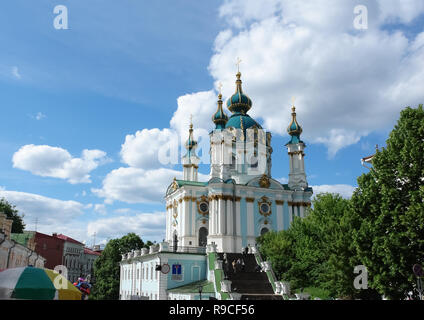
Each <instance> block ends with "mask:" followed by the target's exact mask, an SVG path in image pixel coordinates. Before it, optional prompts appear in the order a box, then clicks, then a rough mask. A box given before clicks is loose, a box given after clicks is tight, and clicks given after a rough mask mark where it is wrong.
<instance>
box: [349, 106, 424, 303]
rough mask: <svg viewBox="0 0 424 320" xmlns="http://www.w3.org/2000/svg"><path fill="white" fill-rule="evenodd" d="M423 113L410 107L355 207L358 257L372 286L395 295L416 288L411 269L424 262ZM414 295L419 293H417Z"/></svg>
mask: <svg viewBox="0 0 424 320" xmlns="http://www.w3.org/2000/svg"><path fill="white" fill-rule="evenodd" d="M423 199H424V111H423V107H422V105H420V106H419V107H418V108H416V109H412V108H409V107H408V108H406V109H405V110H403V111H402V112H401V115H400V119H399V121H398V123H397V124H396V126H395V128H394V130H393V131H392V132H391V133H390V136H389V139H388V140H387V147H386V148H383V150H382V151H381V152H377V154H376V155H375V157H374V158H373V168H372V169H371V171H370V172H369V173H367V174H364V175H362V176H361V177H360V178H359V179H358V189H357V190H356V191H355V192H354V195H353V197H352V205H353V209H354V212H355V214H356V216H357V220H358V222H359V224H360V226H359V228H358V230H357V231H356V232H355V237H354V238H355V239H354V243H355V247H356V249H357V253H358V258H359V259H360V260H361V261H362V263H363V264H364V265H365V266H366V267H367V268H368V272H369V276H370V279H369V285H370V286H371V287H373V288H375V289H376V290H378V291H379V292H380V293H381V294H384V295H385V296H387V297H388V298H391V299H402V298H405V297H406V296H407V294H408V292H410V291H414V286H415V282H416V279H415V277H414V275H413V272H412V267H413V265H414V264H416V263H423V260H424V202H423V201H424V200H423ZM415 295H417V292H416V291H415Z"/></svg>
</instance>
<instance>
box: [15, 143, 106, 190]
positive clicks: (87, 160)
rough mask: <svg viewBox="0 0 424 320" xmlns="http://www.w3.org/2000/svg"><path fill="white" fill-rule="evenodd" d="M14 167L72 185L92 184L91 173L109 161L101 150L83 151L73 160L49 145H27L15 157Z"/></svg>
mask: <svg viewBox="0 0 424 320" xmlns="http://www.w3.org/2000/svg"><path fill="white" fill-rule="evenodd" d="M12 161H13V167H14V168H18V169H22V170H26V171H30V172H31V173H32V174H35V175H39V176H42V177H53V178H60V179H66V180H68V181H69V182H70V183H71V184H76V183H90V182H91V180H90V174H89V173H90V172H91V171H93V170H94V169H96V168H97V167H98V166H99V165H101V164H102V163H105V162H106V161H107V158H106V153H105V152H103V151H101V150H83V152H82V155H81V158H73V157H72V156H71V155H70V153H69V152H68V151H67V150H65V149H62V148H58V147H51V146H47V145H38V146H36V145H33V144H30V145H25V146H23V147H21V148H20V149H19V150H18V151H17V152H16V153H15V154H14V155H13V159H12Z"/></svg>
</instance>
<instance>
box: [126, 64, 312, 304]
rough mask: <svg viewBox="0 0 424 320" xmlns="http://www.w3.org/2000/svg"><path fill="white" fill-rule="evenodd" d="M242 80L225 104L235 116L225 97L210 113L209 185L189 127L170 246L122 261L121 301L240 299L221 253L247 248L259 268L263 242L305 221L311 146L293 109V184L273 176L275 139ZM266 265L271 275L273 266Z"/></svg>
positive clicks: (170, 194)
mask: <svg viewBox="0 0 424 320" xmlns="http://www.w3.org/2000/svg"><path fill="white" fill-rule="evenodd" d="M236 77H237V79H236V90H235V93H234V94H233V95H232V96H231V97H230V98H229V99H228V100H227V102H226V106H227V108H228V110H229V111H230V112H231V115H227V114H226V112H225V111H224V108H223V101H222V95H221V94H219V95H218V103H217V110H216V112H215V113H214V114H213V115H212V121H213V123H214V125H215V128H214V129H213V130H212V131H211V132H210V158H211V162H210V163H211V165H210V177H209V181H207V182H201V181H198V165H199V162H200V159H199V157H198V156H197V155H196V147H197V142H196V141H195V139H194V136H193V124H192V123H191V124H190V128H189V132H188V139H187V142H186V145H185V147H186V149H187V153H186V154H185V155H184V156H183V158H182V164H183V180H177V179H175V178H174V180H173V181H172V182H171V184H170V186H169V187H168V189H167V191H166V195H165V199H166V238H165V241H164V242H162V243H159V244H156V245H153V246H151V247H150V248H149V249H142V250H135V251H132V252H129V253H128V254H125V255H123V257H122V261H121V279H120V298H121V299H160V300H166V299H199V292H198V289H199V288H204V289H205V290H204V291H203V297H208V296H209V297H214V298H217V299H227V298H228V299H237V297H239V298H240V296H242V295H243V292H241V293H236V292H233V291H232V289H231V281H230V280H228V279H229V278H228V275H227V274H226V273H225V271H224V269H225V268H223V267H222V259H221V258H222V254H223V253H226V254H232V255H233V256H234V257H237V254H240V253H241V252H242V250H243V248H246V247H247V248H249V253H250V255H252V257H253V256H254V257H255V258H252V259H253V260H252V261H253V262H252V264H256V263H258V264H259V263H260V261H261V258H260V255H259V252H258V250H256V239H257V237H259V236H261V235H263V234H264V233H266V232H268V231H271V230H274V231H279V230H285V229H287V228H288V227H289V226H290V224H291V222H292V221H293V219H294V217H304V216H305V213H306V208H307V207H309V206H310V203H311V197H312V188H310V187H308V183H307V180H306V173H305V167H304V157H305V153H304V149H305V147H306V146H305V144H304V142H303V141H302V140H301V138H300V136H301V133H302V128H301V126H300V125H299V123H298V122H297V119H296V112H295V107H294V106H293V107H292V114H291V121H290V120H289V121H290V124H289V127H288V129H287V131H288V133H289V135H290V137H291V139H290V141H289V142H288V143H287V144H286V147H287V149H288V156H289V179H288V184H281V183H280V182H278V181H277V180H275V179H273V178H272V172H271V168H272V152H273V150H272V147H271V138H272V136H271V133H270V132H266V131H265V130H264V129H263V128H262V127H261V125H260V124H259V123H257V122H256V121H255V120H254V119H253V118H251V117H250V116H249V114H248V111H249V110H250V109H251V108H252V100H251V99H250V98H249V97H248V96H247V95H246V94H245V93H244V92H243V89H242V81H241V73H240V72H238V73H237V75H236ZM277 161H285V160H284V159H278V160H277ZM220 261H221V262H220ZM261 263H262V264H263V265H262V266H265V267H266V268H265V269H266V271H267V272H270V275H273V273H272V268H271V266H270V264H269V263H268V264H267V263H266V262H261ZM268 278H269V279H268V280H267V279H265V280H264V281H265V282H270V283H271V284H270V283H267V284H265V283H264V286H266V285H268V286H270V287H269V288H272V291H273V292H272V293H276V292H277V291H279V289H278V288H277V287H278V279H274V280H275V281H271V278H270V276H268ZM234 281H237V280H236V279H234ZM272 282H275V283H272ZM199 286H200V287H199ZM238 286H239V287H241V285H238ZM280 289H281V288H280ZM270 290H271V289H270ZM201 291H202V290H200V297H201V296H202V294H201ZM280 291H281V290H280Z"/></svg>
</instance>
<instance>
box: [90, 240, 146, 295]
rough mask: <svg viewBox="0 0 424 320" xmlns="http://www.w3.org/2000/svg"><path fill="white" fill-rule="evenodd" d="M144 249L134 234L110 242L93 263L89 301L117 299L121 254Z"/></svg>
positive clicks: (141, 241) (142, 243)
mask: <svg viewBox="0 0 424 320" xmlns="http://www.w3.org/2000/svg"><path fill="white" fill-rule="evenodd" d="M143 247H145V244H144V242H143V240H141V238H140V237H139V236H138V235H136V234H135V233H129V234H127V235H126V236H124V237H122V238H120V239H113V240H110V241H109V242H108V243H107V245H106V247H105V249H104V250H103V252H102V254H101V256H100V257H99V258H97V259H96V261H95V262H94V276H95V281H96V282H95V284H94V286H93V292H92V294H91V295H90V299H94V300H117V299H119V278H120V268H119V262H120V261H121V259H122V256H121V255H122V254H124V253H128V252H129V251H131V250H139V249H141V248H143Z"/></svg>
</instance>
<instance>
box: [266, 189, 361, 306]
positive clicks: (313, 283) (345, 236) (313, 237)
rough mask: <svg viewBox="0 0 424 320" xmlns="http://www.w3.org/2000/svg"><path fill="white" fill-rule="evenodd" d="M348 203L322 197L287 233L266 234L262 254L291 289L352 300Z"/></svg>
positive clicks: (353, 291)
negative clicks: (310, 289)
mask: <svg viewBox="0 0 424 320" xmlns="http://www.w3.org/2000/svg"><path fill="white" fill-rule="evenodd" d="M352 222H353V221H352V213H351V208H350V203H349V200H346V199H343V198H342V197H341V196H339V195H337V194H329V193H326V194H319V195H317V196H316V198H315V199H314V200H313V209H309V211H308V215H307V217H306V218H304V219H301V218H297V217H296V218H295V219H294V221H293V223H292V225H291V227H290V228H289V229H288V230H286V231H280V232H278V233H269V234H265V235H264V236H263V237H262V238H261V239H259V242H260V244H261V252H262V253H263V254H264V256H265V257H266V258H267V259H268V260H270V261H271V263H272V265H273V268H274V270H275V271H276V273H277V274H278V275H279V277H280V278H281V279H282V280H284V281H290V282H291V285H292V288H293V289H296V288H305V287H316V288H321V289H323V290H326V291H327V292H329V293H330V294H331V295H332V296H338V297H339V296H341V297H350V298H353V297H355V296H357V295H358V294H359V292H358V291H357V290H355V289H354V287H353V281H354V276H355V275H354V273H353V268H354V266H355V265H356V263H355V254H354V248H353V246H352V239H353V238H352V237H353V233H352V230H353V229H352Z"/></svg>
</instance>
